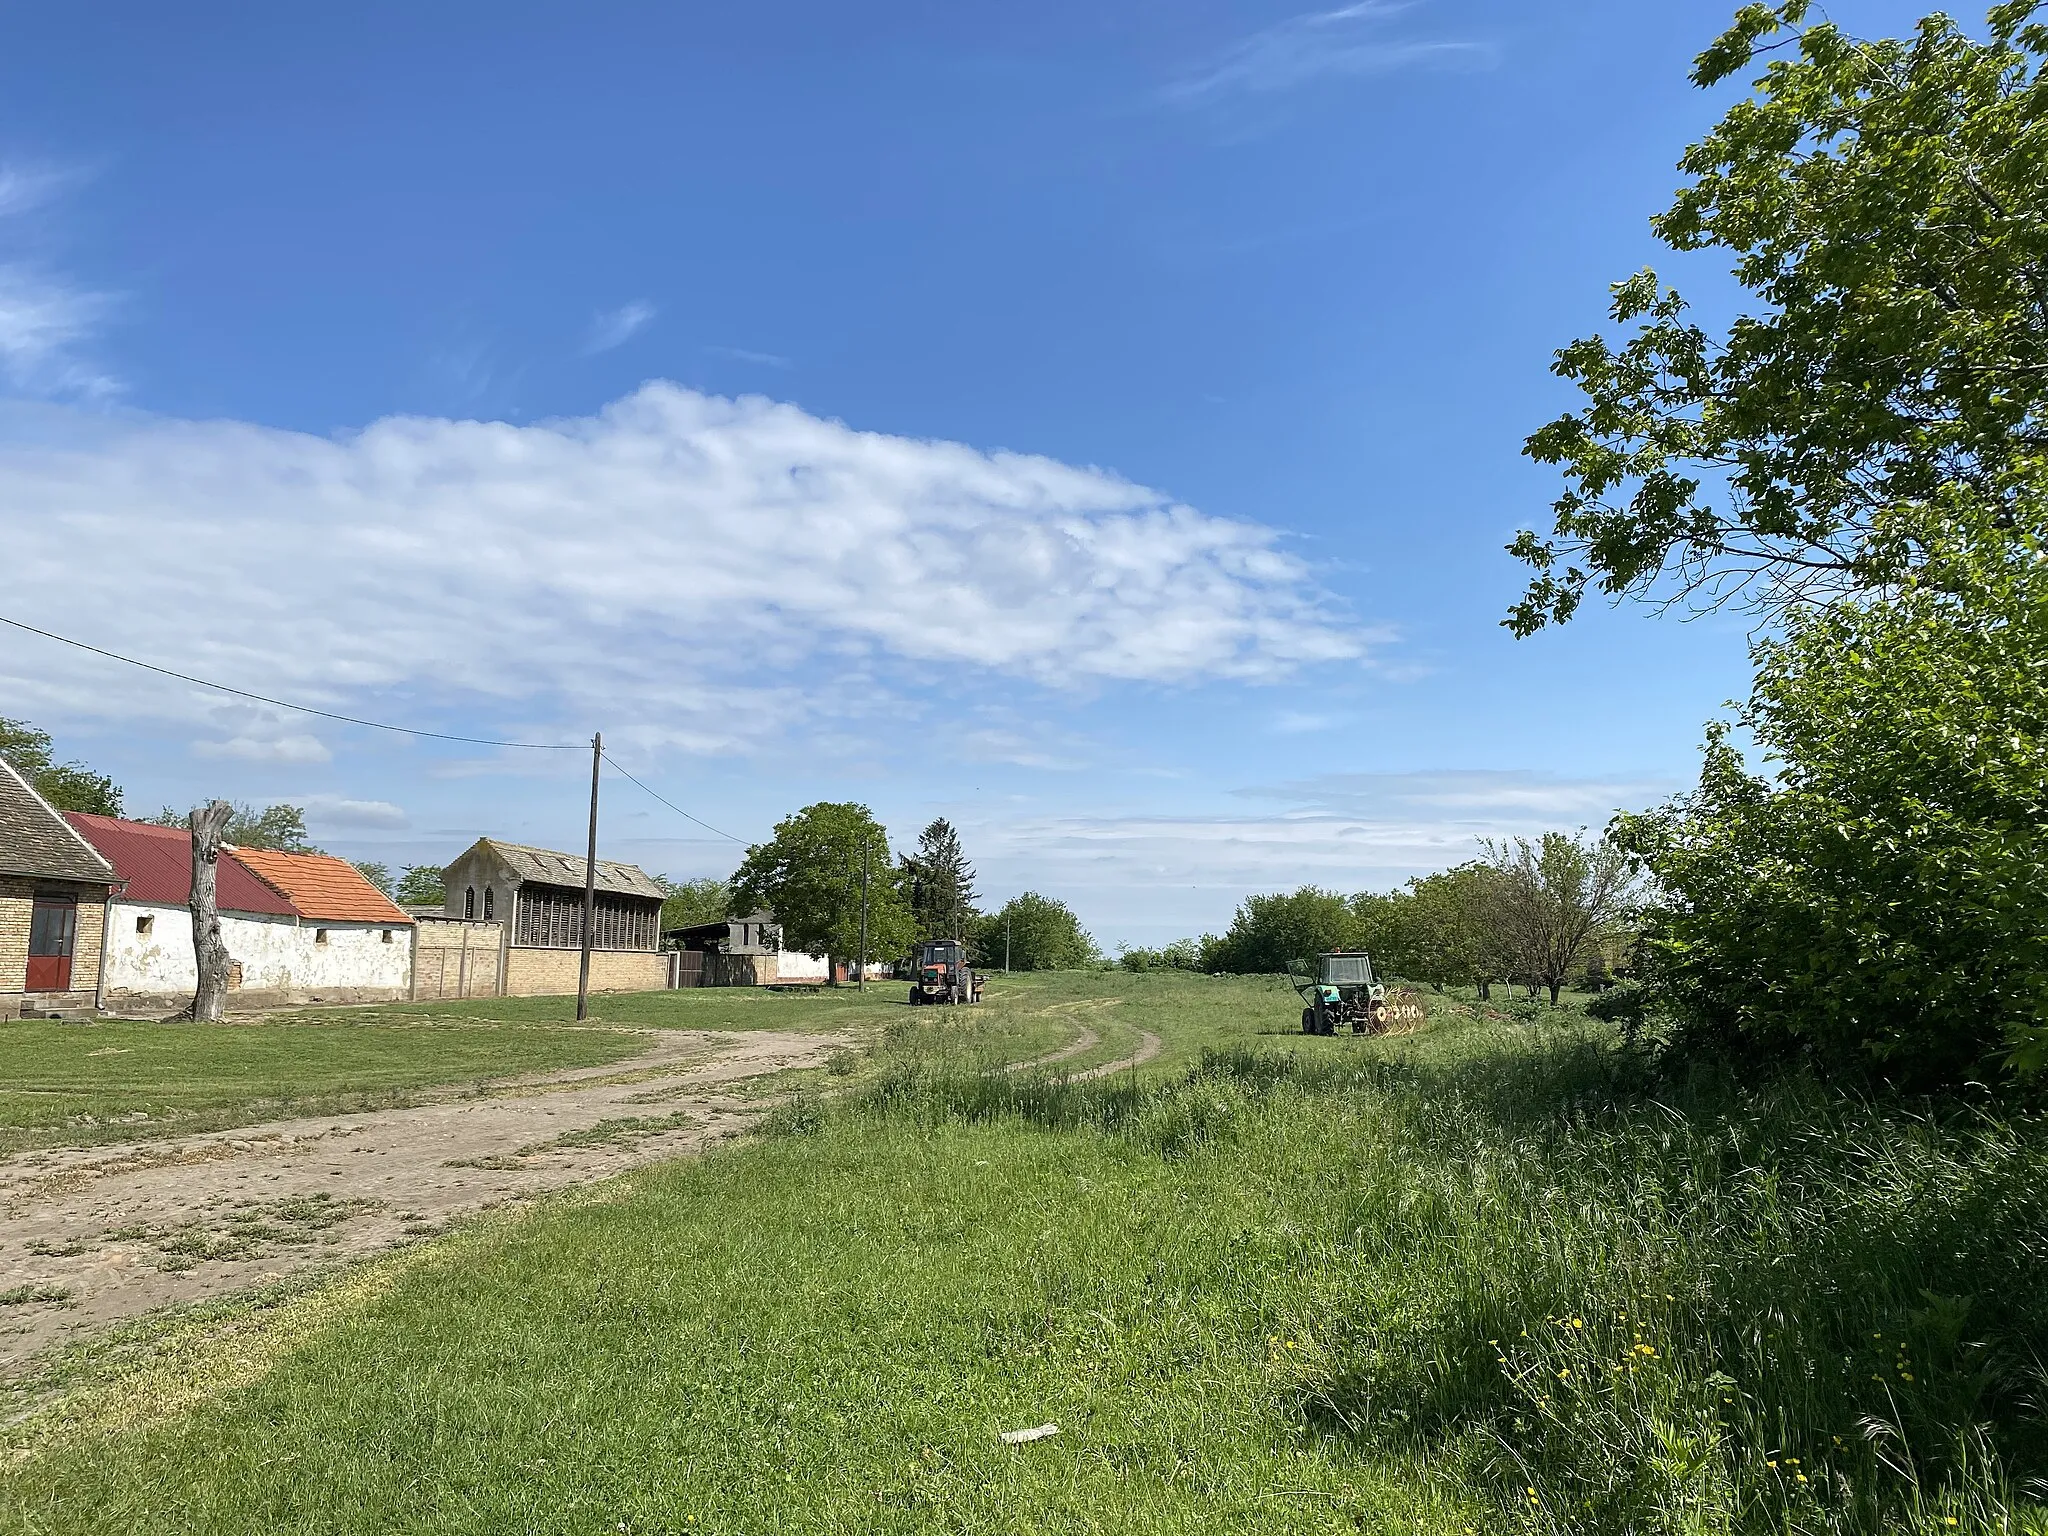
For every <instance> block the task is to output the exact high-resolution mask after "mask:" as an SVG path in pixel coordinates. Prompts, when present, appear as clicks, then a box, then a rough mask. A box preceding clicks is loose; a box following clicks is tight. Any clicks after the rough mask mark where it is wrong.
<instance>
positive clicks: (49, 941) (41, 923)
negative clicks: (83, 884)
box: [28, 893, 78, 992]
mask: <svg viewBox="0 0 2048 1536" xmlns="http://www.w3.org/2000/svg"><path fill="white" fill-rule="evenodd" d="M77 945H78V898H77V897H76V896H46V895H43V894H41V893H38V894H37V896H36V899H35V907H34V909H33V911H32V912H31V913H30V916H29V925H28V990H29V991H31V992H69V991H70V990H71V952H72V950H73V949H75V948H76V947H77Z"/></svg>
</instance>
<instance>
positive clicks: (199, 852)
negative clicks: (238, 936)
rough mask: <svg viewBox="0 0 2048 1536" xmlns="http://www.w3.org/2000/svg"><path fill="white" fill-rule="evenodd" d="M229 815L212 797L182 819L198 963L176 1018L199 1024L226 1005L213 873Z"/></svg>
mask: <svg viewBox="0 0 2048 1536" xmlns="http://www.w3.org/2000/svg"><path fill="white" fill-rule="evenodd" d="M233 814H234V808H233V807H232V806H230V805H229V804H228V803H227V802H226V801H225V800H216V801H214V802H213V804H211V805H209V806H205V807H203V808H201V809H199V810H196V811H194V812H193V813H192V814H191V815H190V816H188V817H187V818H186V819H185V824H186V825H187V826H188V827H190V828H191V829H192V956H193V958H194V959H195V960H197V961H198V962H199V988H198V990H197V991H195V992H194V993H193V994H192V1006H191V1007H190V1008H189V1009H187V1010H186V1012H185V1013H184V1014H181V1015H180V1017H189V1018H192V1019H194V1020H196V1021H198V1022H199V1023H202V1024H213V1023H218V1022H219V1020H220V1016H221V1014H222V1013H224V1012H225V1011H226V1009H227V1005H228V964H229V961H228V947H227V945H226V944H225V943H223V942H222V940H221V936H220V907H219V904H218V902H217V901H216V900H215V898H214V874H215V870H216V868H217V866H218V865H219V863H220V843H221V837H222V835H223V834H224V833H225V832H226V831H227V827H228V817H229V816H231V815H233Z"/></svg>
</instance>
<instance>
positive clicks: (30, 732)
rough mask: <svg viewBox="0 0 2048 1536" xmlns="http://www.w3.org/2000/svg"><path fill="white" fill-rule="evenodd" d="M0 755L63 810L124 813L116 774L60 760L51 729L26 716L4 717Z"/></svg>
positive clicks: (98, 814) (107, 814) (44, 796)
mask: <svg viewBox="0 0 2048 1536" xmlns="http://www.w3.org/2000/svg"><path fill="white" fill-rule="evenodd" d="M0 757H4V758H6V759H7V761H8V762H10V763H12V764H13V765H14V766H15V767H16V768H17V769H18V770H20V773H21V776H22V777H23V778H25V779H27V780H28V781H29V783H30V784H31V785H33V786H34V787H35V791H36V793H37V794H39V795H41V796H42V797H43V798H44V799H45V800H47V801H49V802H50V804H51V805H53V806H55V807H56V808H57V809H58V810H60V811H84V812H86V813H88V814H90V815H94V816H118V815H120V814H121V788H120V786H119V785H118V784H116V783H115V782H114V781H113V779H112V778H110V777H109V776H108V775H106V774H104V773H94V772H93V771H92V770H91V769H90V768H88V767H86V766H85V764H83V763H77V762H72V763H60V762H58V761H56V758H55V755H54V744H53V743H52V742H51V740H50V733H49V732H48V731H40V730H37V729H36V728H35V727H34V726H32V725H30V724H29V723H28V722H27V721H26V720H9V719H6V718H4V717H0ZM179 825H181V826H182V825H183V822H182V821H181V822H180V823H179Z"/></svg>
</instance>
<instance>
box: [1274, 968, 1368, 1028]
mask: <svg viewBox="0 0 2048 1536" xmlns="http://www.w3.org/2000/svg"><path fill="white" fill-rule="evenodd" d="M1289 973H1290V975H1292V977H1293V980H1294V990H1295V991H1297V992H1299V993H1300V994H1301V1000H1302V1001H1303V1002H1304V1003H1306V1004H1307V1005H1308V1006H1307V1007H1305V1008H1303V1009H1302V1010H1301V1032H1302V1033H1303V1034H1304V1035H1334V1034H1335V1033H1337V1031H1338V1030H1339V1029H1341V1028H1343V1027H1344V1026H1345V1025H1347V1024H1348V1025H1350V1026H1351V1032H1352V1033H1353V1034H1354V1035H1377V1034H1379V1033H1380V1032H1381V1031H1382V1030H1384V1029H1385V1028H1386V1027H1387V989H1386V988H1385V987H1384V986H1382V985H1381V984H1380V982H1379V980H1378V979H1377V978H1376V977H1375V976H1374V975H1373V973H1372V956H1370V955H1368V954H1366V953H1365V952H1364V951H1363V950H1339V951H1336V952H1334V953H1332V954H1327V955H1318V956H1316V960H1315V968H1314V972H1313V974H1302V973H1296V972H1294V971H1293V969H1292V967H1290V968H1289Z"/></svg>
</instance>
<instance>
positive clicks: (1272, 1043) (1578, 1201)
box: [0, 976, 2048, 1536]
mask: <svg viewBox="0 0 2048 1536" xmlns="http://www.w3.org/2000/svg"><path fill="white" fill-rule="evenodd" d="M1289 998H1291V994H1280V993H1279V992H1278V990H1277V988H1275V987H1271V986H1262V985H1261V984H1257V983H1252V982H1205V981H1204V980H1202V979H1201V978H1185V979H1183V978H1177V977H1165V978H1160V977H1151V976H1140V977H1111V978H1092V977H1091V978H1083V977H1050V978H1012V981H1011V983H1010V984H1009V987H1008V989H1007V990H1006V994H1005V998H1004V1000H1003V1001H1002V1002H1000V1003H999V1004H998V1006H995V1007H989V1008H986V1009H983V1010H965V1009H963V1010H950V1009H949V1010H930V1011H928V1012H927V1011H923V1010H920V1011H919V1012H918V1013H917V1014H912V1013H911V1012H910V1011H909V1010H907V1009H904V1010H901V1011H900V1013H899V1014H898V1016H897V1017H896V1018H895V1019H893V1020H892V1021H890V1025H889V1027H888V1028H887V1030H886V1031H885V1034H884V1037H883V1039H882V1040H881V1042H880V1044H879V1046H878V1048H877V1050H876V1052H875V1054H874V1056H873V1058H872V1060H870V1061H869V1062H867V1063H865V1064H864V1065H863V1066H862V1067H861V1069H860V1070H859V1071H858V1072H857V1073H853V1074H848V1075H847V1076H845V1077H844V1078H842V1079H840V1081H842V1082H846V1083H850V1084H851V1085H852V1086H851V1087H850V1088H849V1089H848V1090H847V1091H846V1092H845V1093H844V1094H842V1095H841V1096H839V1097H838V1098H836V1099H815V1098H814V1099H807V1100H805V1101H803V1102H801V1103H799V1104H797V1105H794V1106H791V1107H789V1108H788V1109H785V1110H784V1111H782V1112H780V1113H778V1115H776V1116H775V1117H774V1119H775V1122H776V1125H777V1126H778V1128H779V1129H780V1131H781V1132H782V1134H780V1135H778V1136H775V1137H772V1138H770V1139H767V1140H763V1141H757V1142H755V1143H753V1144H750V1145H746V1146H743V1147H739V1148H735V1149H732V1150H729V1151H726V1152H723V1153H720V1154H716V1155H713V1156H710V1157H706V1158H703V1159H699V1160H695V1161H691V1162H680V1163H672V1164H666V1165H660V1166H657V1167H653V1168H649V1169H644V1170H640V1171H638V1172H636V1173H633V1174H630V1175H628V1176H625V1177H623V1178H621V1179H618V1180H615V1181H611V1182H610V1183H607V1184H604V1185H600V1186H596V1187H594V1188H592V1189H591V1190H588V1191H585V1192H583V1193H581V1194H579V1195H576V1196H572V1197H568V1198H564V1199H559V1200H556V1201H553V1202H549V1203H546V1204H544V1205H543V1206H542V1207H540V1208H539V1209H537V1210H535V1211H532V1212H530V1213H527V1214H525V1215H523V1216H519V1217H512V1216H507V1215H497V1216H492V1217H489V1218H486V1219H484V1220H481V1221H479V1222H477V1223H475V1224H472V1225H470V1226H468V1227H466V1228H464V1229H461V1230H459V1231H457V1232H455V1233H454V1234H452V1235H450V1236H449V1237H446V1238H443V1239H440V1240H438V1241H436V1242H433V1243H429V1244H426V1245H424V1246H423V1247H421V1248H419V1249H416V1250H413V1251H412V1252H411V1253H410V1254H407V1255H401V1256H397V1257H395V1258H393V1259H390V1260H385V1261H380V1263H379V1264H378V1265H376V1266H370V1267H367V1268H365V1269H364V1270H362V1271H359V1272H354V1273H356V1274H357V1275H358V1276H359V1278H357V1279H352V1280H345V1281H344V1282H342V1283H340V1284H338V1285H336V1286H332V1287H328V1288H326V1289H306V1290H301V1291H298V1292H295V1293H293V1294H291V1295H288V1296H286V1297H284V1298H283V1299H281V1300H276V1301H265V1302H263V1303H261V1304H260V1305H259V1303H256V1302H250V1303H247V1304H244V1305H243V1306H242V1307H241V1309H240V1310H238V1309H237V1308H236V1307H216V1308H215V1309H214V1310H213V1311H211V1312H210V1313H208V1314H207V1319H206V1321H205V1323H204V1325H203V1327H202V1325H201V1324H200V1323H197V1322H192V1321H189V1320H181V1319H172V1320H170V1321H168V1322H165V1323H162V1324H159V1325H156V1326H157V1327H158V1328H159V1329H160V1330H161V1331H162V1341H161V1342H156V1343H153V1342H152V1341H151V1339H150V1337H149V1336H148V1334H147V1331H146V1330H138V1331H135V1332H131V1333H129V1334H128V1335H126V1336H124V1338H123V1339H122V1340H121V1341H120V1342H119V1343H118V1344H114V1345H107V1346H104V1350H105V1354H104V1357H103V1358H105V1359H108V1360H116V1361H118V1362H119V1367H118V1369H114V1368H98V1367H95V1368H88V1367H87V1366H86V1365H81V1364H78V1363H77V1361H78V1360H79V1359H83V1358H84V1357H83V1356H80V1357H76V1358H74V1361H73V1364H72V1365H71V1366H70V1367H68V1369H71V1370H72V1371H73V1373H74V1376H75V1378H76V1379H75V1380H74V1381H73V1383H72V1385H73V1388H74V1390H73V1395H72V1398H71V1400H70V1401H69V1402H68V1403H67V1404H65V1405H62V1406H60V1407H58V1408H52V1409H46V1410H44V1411H43V1412H42V1413H41V1414H40V1415H38V1416H32V1417H31V1418H29V1419H28V1420H26V1421H25V1422H23V1423H22V1424H20V1425H19V1426H17V1429H16V1431H15V1438H16V1440H17V1442H18V1450H19V1451H20V1455H19V1456H18V1457H17V1459H16V1460H15V1461H14V1462H13V1463H12V1464H11V1465H10V1466H9V1467H8V1468H7V1469H6V1470H4V1471H0V1530H21V1531H30V1530H33V1531H52V1532H55V1531H62V1532H72V1531H80V1532H82V1531H127V1530H137V1529H147V1530H151V1531H155V1532H180V1531H193V1532H199V1531H205V1532H223V1533H231V1532H241V1531H250V1532H254V1531H275V1530H291V1531H322V1532H327V1531H333V1532H342V1531H350V1532H353V1531H363V1532H369V1531H448V1532H470V1531H474V1532H487V1531H488V1532H498V1531H546V1532H556V1531H560V1532H600V1531H604V1532H616V1531H632V1532H642V1533H646V1532H685V1531H688V1532H720V1533H730V1532H762V1533H767V1532H866V1531H887V1532H896V1531H900V1532H913V1531H915V1532H925V1531H931V1532H940V1531H944V1532H967V1531H972V1532H992V1533H993V1532H1019V1533H1021V1532H1027V1531H1028V1532H1041V1531H1046V1532H1104V1533H1108V1532H1138V1533H1150V1532H1169V1531H1171V1532H1183V1531H1186V1532H1193V1531H1202V1532H1240V1531H1241V1532H1297V1531H1299V1532H1309V1531H1317V1532H1326V1531H1358V1530H1368V1531H1431V1532H1437V1531H1441V1532H1446V1533H1465V1532H1477V1531H1484V1532H1560V1533H1561V1532H1573V1533H1579V1532H1589V1533H1602V1536H1605V1533H1612V1536H1622V1533H1630V1536H1634V1533H1650V1532H1672V1533H1678V1532H1688V1533H1690V1532H1720V1531H1727V1532H1738V1531H1739V1532H1752V1531H1753V1532H1764V1531H1772V1532H1800V1533H1807V1532H1812V1533H1820V1532H1848V1531H1856V1532H1873V1533H1874V1532H1878V1531H1895V1530H1898V1531H1908V1530H1910V1531H1921V1532H1937V1533H1946V1532H1950V1531H1958V1532H1989V1531H2033V1532H2040V1531H2044V1530H2048V1508H2044V1505H2043V1503H2042V1500H2041V1491H2040V1488H2039V1486H2038V1484H2032V1483H2031V1481H2030V1480H2034V1479H2039V1478H2041V1477H2043V1476H2044V1475H2048V1418H2044V1412H2043V1404H2044V1401H2048V1377H2044V1371H2043V1365H2042V1361H2043V1357H2044V1356H2048V1127H2044V1125H2043V1124H2042V1122H2041V1121H2040V1119H2039V1118H2038V1117H2035V1116H2031V1115H2028V1114H2020V1113H2013V1112H2004V1113H1998V1114H1994V1113H1992V1112H1991V1111H1990V1110H1989V1109H1988V1108H1984V1107H1978V1108H1974V1109H1963V1108H1956V1107H1941V1106H1929V1105H1913V1104H1896V1103H1894V1104H1871V1103H1865V1102H1860V1101H1855V1100H1851V1099H1846V1098H1844V1097H1842V1096H1841V1095H1839V1094H1835V1093H1831V1092H1829V1091H1826V1090H1824V1089H1821V1088H1818V1087H1816V1086H1814V1085H1811V1084H1807V1083H1802V1082H1798V1081H1788V1082H1782V1083H1777V1084H1769V1085H1762V1086H1745V1085H1743V1084H1740V1083H1737V1082H1733V1081H1730V1080H1728V1079H1725V1078H1721V1077H1714V1076H1704V1075H1703V1076H1698V1077H1695V1078H1692V1079H1689V1080H1687V1081H1685V1082H1682V1083H1674V1082H1666V1081H1659V1080H1658V1079H1656V1078H1655V1077H1654V1076H1653V1075H1651V1074H1650V1073H1649V1072H1648V1071H1647V1070H1646V1069H1645V1067H1644V1066H1643V1064H1642V1063H1641V1062H1640V1061H1638V1060H1636V1059H1635V1058H1632V1057H1630V1056H1628V1055H1627V1054H1625V1053H1623V1052H1621V1051H1619V1050H1617V1049H1616V1047H1615V1045H1614V1044H1613V1042H1612V1040H1611V1039H1610V1038H1609V1037H1608V1036H1607V1035H1606V1034H1604V1033H1603V1032H1601V1031H1599V1030H1597V1029H1594V1028H1592V1027H1590V1026H1588V1025H1586V1024H1585V1023H1584V1021H1583V1020H1574V1019H1572V1018H1571V1017H1570V1016H1565V1017H1563V1018H1561V1019H1559V1020H1556V1021H1548V1022H1545V1023H1543V1024H1540V1025H1537V1026H1534V1027H1528V1026H1512V1025H1505V1024H1501V1023H1498V1022H1491V1021H1483V1020H1477V1019H1474V1018H1471V1017H1470V1016H1469V1015H1460V1014H1458V1013H1457V1012H1456V1011H1455V1010H1453V1011H1450V1012H1448V1013H1447V1015H1446V1017H1444V1018H1443V1019H1442V1020H1441V1021H1440V1023H1439V1025H1438V1027H1436V1028H1434V1029H1432V1030H1429V1031H1426V1032H1424V1033H1422V1034H1419V1035H1416V1036H1413V1037H1409V1038H1404V1039H1400V1040H1388V1041H1360V1040H1350V1039H1337V1040H1327V1041H1324V1040H1314V1041H1311V1040H1303V1039H1301V1038H1300V1037H1299V1036H1283V1035H1280V1034H1278V1033H1272V1032H1274V1031H1278V1030H1280V1029H1283V1028H1284V1027H1285V1024H1284V1021H1285V1020H1286V1019H1287V1017H1288V1015H1289V1013H1290V1012H1291V1011H1292V1010H1291V1009H1289V1008H1287V1007H1286V1002H1287V999H1289ZM1091 999H1092V1000H1093V1001H1094V1002H1095V1003H1097V1004H1099V1005H1101V1006H1099V1007H1098V1010H1097V1012H1098V1013H1099V1014H1108V1015H1114V1016H1115V1017H1116V1018H1117V1019H1118V1020H1119V1023H1120V1025H1122V1026H1125V1027H1129V1028H1131V1029H1133V1030H1135V1029H1137V1028H1152V1029H1154V1030H1155V1032H1167V1031H1172V1032H1173V1033H1171V1034H1169V1038H1170V1039H1171V1040H1172V1043H1173V1054H1174V1056H1175V1057H1176V1058H1178V1063H1179V1064H1178V1065H1174V1064H1171V1063H1162V1064H1161V1065H1160V1066H1159V1067H1157V1068H1156V1069H1153V1070H1149V1071H1146V1072H1141V1073H1135V1074H1126V1075H1123V1076H1120V1077H1118V1078H1116V1079H1112V1080H1107V1081H1100V1082H1095V1083H1090V1084H1075V1083H1072V1082H1067V1081H1062V1080H1059V1079H1056V1078H1051V1077H1046V1076H1041V1075H1037V1074H1030V1073H1025V1074H999V1073H998V1074H991V1073H987V1072H984V1071H981V1070H979V1068H980V1067H981V1066H983V1065H986V1064H987V1063H988V1062H989V1061H990V1060H992V1059H1003V1058H1006V1057H1007V1058H1008V1059H1015V1056H1016V1055H1017V1054H1019V1053H1020V1052H1022V1051H1023V1050H1024V1045H1025V1044H1026V1043H1033V1044H1035V1042H1036V1040H1037V1039H1038V1038H1039V1037H1040V1036H1041V1035H1042V1033H1043V1026H1044V1021H1046V1020H1048V1019H1051V1020H1054V1021H1057V1020H1058V1019H1059V1018H1060V1017H1061V1016H1062V1015H1061V1013H1059V1012H1057V1011H1055V1012H1052V1013H1048V1012H1047V1010H1049V1009H1052V1010H1057V1009H1058V1008H1060V1006H1061V1005H1063V1004H1066V1003H1072V1002H1076V1001H1084V1002H1085V1001H1089V1000H1091ZM1112 999H1113V1000H1114V1002H1113V1005H1111V1004H1110V1003H1109V1001H1108V1000H1112ZM783 1001H786V1002H794V1001H797V1000H783ZM1068 1011H1069V1012H1072V1011H1073V1010H1068ZM1096 1016H1097V1015H1096V1014H1090V1015H1089V1017H1090V1018H1091V1020H1092V1019H1093V1018H1095V1017H1096ZM1233 1017H1234V1019H1235V1024H1234V1026H1233ZM1006 1019H1007V1022H1005V1020H1006ZM1056 1033H1057V1032H1055V1034H1056ZM1071 1033H1072V1031H1071V1028H1068V1029H1066V1031H1065V1038H1071ZM1026 1037H1031V1038H1030V1041H1029V1042H1027V1039H1026ZM1052 1043H1053V1044H1058V1043H1060V1040H1059V1039H1058V1038H1054V1039H1053V1041H1052ZM1105 1047H1107V1039H1105ZM1205 1047H1206V1048H1207V1053H1206V1054H1204V1048H1205ZM208 1330H211V1332H208ZM216 1335H217V1336H218V1342H208V1340H209V1339H212V1338H214V1337H215V1336H216ZM166 1362H175V1367H174V1368H173V1366H172V1365H171V1364H167V1363H166ZM52 1369H53V1370H54V1371H55V1372H56V1374H57V1375H59V1376H61V1375H62V1374H63V1372H64V1370H65V1369H67V1367H65V1366H64V1365H62V1364H61V1363H60V1364H59V1365H58V1366H56V1367H53V1368H52ZM152 1372H155V1374H154V1375H152V1374H151V1373H152ZM137 1383H154V1385H151V1386H148V1387H147V1389H146V1390H144V1389H142V1388H139V1387H138V1386H137V1385H136V1384H137ZM1047 1421H1050V1422H1054V1423H1057V1424H1058V1425H1059V1426H1060V1427H1061V1431H1062V1433H1061V1434H1060V1436H1058V1437H1057V1438H1055V1439H1050V1440H1045V1441H1040V1442H1038V1443H1036V1444H1033V1445H1027V1446H1022V1447H1017V1448H1009V1447H1004V1446H1002V1445H1001V1444H1000V1443H999V1442H998V1440H997V1435H998V1434H999V1433H1000V1432H1001V1431H1003V1430H1006V1429H1016V1428H1022V1427H1025V1426H1029V1425H1035V1424H1039V1423H1043V1422H1047ZM1949 1522H1954V1523H1953V1524H1951V1523H1949Z"/></svg>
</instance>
